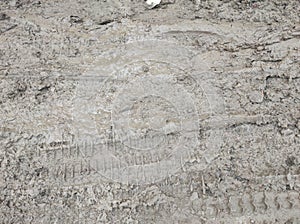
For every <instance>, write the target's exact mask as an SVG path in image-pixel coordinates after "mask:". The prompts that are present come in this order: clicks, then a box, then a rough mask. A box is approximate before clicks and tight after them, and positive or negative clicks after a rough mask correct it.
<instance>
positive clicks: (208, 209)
mask: <svg viewBox="0 0 300 224" xmlns="http://www.w3.org/2000/svg"><path fill="white" fill-rule="evenodd" d="M201 207H202V209H203V211H202V212H203V215H204V216H205V217H206V218H207V219H208V220H215V221H222V220H223V221H226V220H235V219H245V218H250V217H252V218H255V219H259V220H260V221H262V220H265V219H268V218H267V216H266V215H269V217H270V218H274V217H278V218H282V217H288V218H295V219H297V218H300V212H299V211H300V194H299V192H297V191H289V192H270V191H261V192H249V193H245V194H244V195H232V196H225V197H223V198H220V199H219V200H216V199H214V198H206V199H204V201H203V205H202V206H201ZM261 218H262V219H261Z"/></svg>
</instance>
